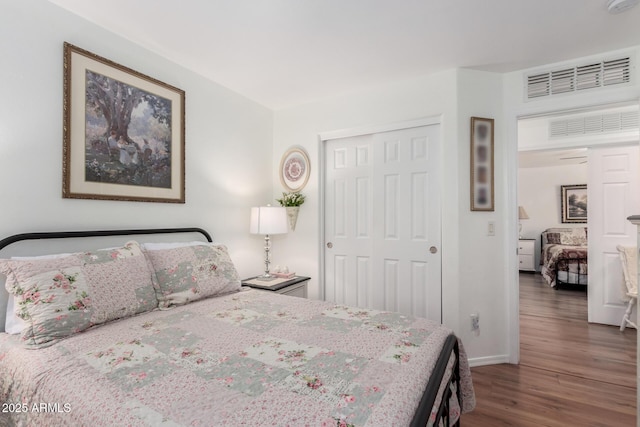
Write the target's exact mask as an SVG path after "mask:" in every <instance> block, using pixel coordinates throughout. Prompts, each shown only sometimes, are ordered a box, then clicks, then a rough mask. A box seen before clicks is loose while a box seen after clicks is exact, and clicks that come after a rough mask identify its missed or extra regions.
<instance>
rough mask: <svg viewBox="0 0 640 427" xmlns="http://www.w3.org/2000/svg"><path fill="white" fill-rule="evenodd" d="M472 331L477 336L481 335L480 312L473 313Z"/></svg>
mask: <svg viewBox="0 0 640 427" xmlns="http://www.w3.org/2000/svg"><path fill="white" fill-rule="evenodd" d="M470 317H471V332H473V333H474V334H475V335H476V336H478V335H480V315H479V314H478V313H472V314H471V316H470Z"/></svg>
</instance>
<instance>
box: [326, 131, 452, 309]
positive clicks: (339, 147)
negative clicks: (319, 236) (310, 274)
mask: <svg viewBox="0 0 640 427" xmlns="http://www.w3.org/2000/svg"><path fill="white" fill-rule="evenodd" d="M325 156H326V157H325V159H326V171H325V180H326V181H325V187H324V188H325V212H324V217H325V276H324V277H325V299H326V300H329V301H336V302H338V303H341V304H347V305H353V306H359V307H368V308H374V309H382V310H393V311H399V312H401V313H405V314H413V315H417V316H422V317H427V318H430V319H433V320H436V321H441V311H442V309H441V305H442V301H441V299H442V290H441V276H442V270H441V212H440V210H441V202H440V182H439V180H440V172H441V171H440V125H430V126H421V127H415V128H410V129H403V130H397V131H390V132H382V133H377V134H372V135H362V136H356V137H349V138H340V139H334V140H330V141H327V142H326V143H325Z"/></svg>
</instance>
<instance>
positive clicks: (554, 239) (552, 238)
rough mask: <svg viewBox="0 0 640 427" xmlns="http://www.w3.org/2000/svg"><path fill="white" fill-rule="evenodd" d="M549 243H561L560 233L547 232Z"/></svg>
mask: <svg viewBox="0 0 640 427" xmlns="http://www.w3.org/2000/svg"><path fill="white" fill-rule="evenodd" d="M547 243H549V244H551V245H559V244H560V233H547Z"/></svg>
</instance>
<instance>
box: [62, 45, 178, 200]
mask: <svg viewBox="0 0 640 427" xmlns="http://www.w3.org/2000/svg"><path fill="white" fill-rule="evenodd" d="M184 101H185V94H184V91H182V90H180V89H178V88H175V87H173V86H170V85H168V84H166V83H162V82H160V81H158V80H156V79H154V78H151V77H149V76H146V75H144V74H141V73H139V72H137V71H134V70H131V69H129V68H127V67H124V66H122V65H119V64H116V63H115V62H113V61H110V60H108V59H105V58H102V57H100V56H98V55H95V54H93V53H91V52H88V51H86V50H83V49H80V48H78V47H76V46H73V45H71V44H69V43H65V44H64V105H63V109H64V137H63V140H64V149H63V167H62V169H63V185H62V188H63V189H62V195H63V197H65V198H79V199H105V200H127V201H146V202H170V203H184V202H185V188H184V185H185V184H184V175H185V172H184V165H185V158H184V155H185V150H184V144H185V141H184V135H185V130H184Z"/></svg>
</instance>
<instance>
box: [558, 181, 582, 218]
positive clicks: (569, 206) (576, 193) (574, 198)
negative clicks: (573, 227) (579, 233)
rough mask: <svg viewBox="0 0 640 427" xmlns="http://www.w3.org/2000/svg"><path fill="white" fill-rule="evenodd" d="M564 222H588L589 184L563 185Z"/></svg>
mask: <svg viewBox="0 0 640 427" xmlns="http://www.w3.org/2000/svg"><path fill="white" fill-rule="evenodd" d="M560 193H561V195H560V197H561V205H562V222H565V223H586V222H587V184H578V185H561V186H560Z"/></svg>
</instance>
